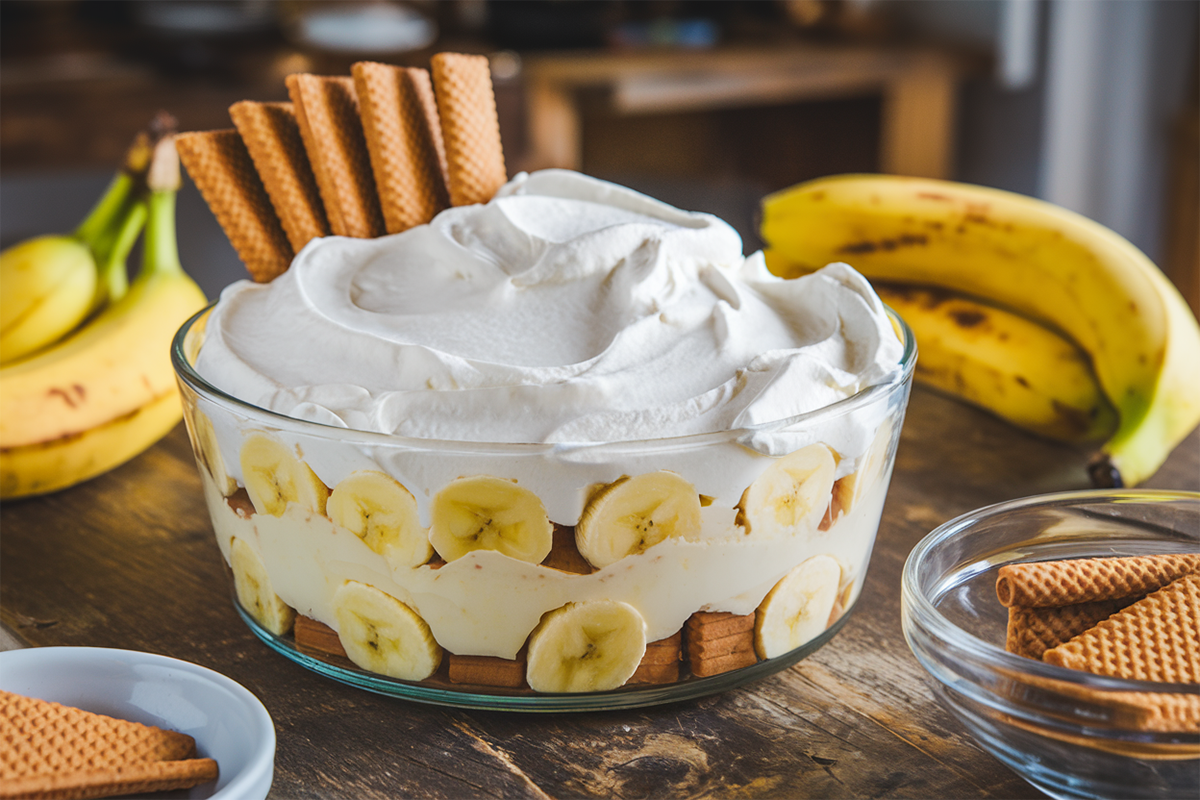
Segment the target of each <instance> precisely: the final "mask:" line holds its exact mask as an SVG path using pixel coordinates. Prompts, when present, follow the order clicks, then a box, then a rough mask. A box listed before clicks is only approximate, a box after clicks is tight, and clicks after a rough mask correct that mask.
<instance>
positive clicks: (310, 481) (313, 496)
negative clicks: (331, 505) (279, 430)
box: [241, 433, 329, 517]
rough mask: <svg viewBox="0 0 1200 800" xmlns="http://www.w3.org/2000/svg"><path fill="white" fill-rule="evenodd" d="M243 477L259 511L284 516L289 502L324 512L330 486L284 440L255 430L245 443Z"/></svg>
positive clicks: (320, 512)
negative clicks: (284, 443) (283, 442)
mask: <svg viewBox="0 0 1200 800" xmlns="http://www.w3.org/2000/svg"><path fill="white" fill-rule="evenodd" d="M241 462H242V480H243V481H245V483H246V493H247V494H249V495H250V502H252V503H253V504H254V510H255V511H257V512H258V513H259V514H270V515H271V516H274V517H282V516H283V512H285V511H287V507H288V504H289V503H296V504H298V505H300V506H301V507H302V508H305V509H308V510H309V511H314V512H316V513H317V514H324V513H325V501H326V500H327V499H328V498H329V489H327V488H326V486H325V484H323V483H321V479H320V478H318V477H317V475H316V473H315V472H313V471H312V469H311V468H310V467H309V466H308V465H307V464H305V463H304V462H303V461H300V460H299V459H297V458H296V457H295V456H294V455H292V451H291V450H290V449H289V448H288V447H287V446H285V445H283V444H282V443H280V442H278V441H276V440H275V439H272V438H271V437H270V436H267V435H265V434H262V433H252V434H250V436H249V437H248V438H247V439H246V441H245V443H244V444H243V445H242V453H241Z"/></svg>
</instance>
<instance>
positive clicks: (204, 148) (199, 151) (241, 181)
mask: <svg viewBox="0 0 1200 800" xmlns="http://www.w3.org/2000/svg"><path fill="white" fill-rule="evenodd" d="M175 147H176V148H177V149H178V151H179V160H180V161H182V162H183V165H184V167H185V168H187V171H188V175H190V176H191V177H192V181H193V182H194V183H195V184H196V187H197V188H198V189H199V190H200V194H201V195H202V196H203V197H204V201H205V202H206V203H208V207H209V208H210V209H211V210H212V212H213V215H214V216H215V217H216V218H217V222H219V223H220V224H221V228H222V229H223V230H224V231H225V235H226V236H227V237H229V242H230V244H232V245H233V249H234V250H236V251H237V254H238V256H239V257H240V258H241V259H242V263H244V264H245V265H246V269H247V270H248V271H249V272H250V276H251V277H252V278H254V280H256V281H258V282H259V283H266V282H267V281H270V280H271V279H272V278H274V277H276V276H277V275H280V274H282V273H283V272H284V271H285V270H286V269H287V268H288V266H289V265H290V264H291V263H292V256H293V255H294V254H293V252H292V246H291V244H289V243H288V240H287V236H286V235H285V234H284V232H283V227H282V226H281V225H280V224H279V218H278V217H277V216H276V215H275V209H274V208H273V207H272V206H271V200H270V198H269V197H268V196H267V192H266V189H264V188H263V185H262V181H261V180H260V179H259V177H258V172H256V171H255V169H254V162H253V160H251V158H250V153H249V152H248V151H247V150H246V145H245V144H244V143H243V142H242V137H241V136H239V135H238V132H237V131H236V130H233V129H229V130H221V131H194V132H191V133H181V134H179V135H177V136H176V137H175Z"/></svg>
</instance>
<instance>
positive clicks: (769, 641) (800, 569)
mask: <svg viewBox="0 0 1200 800" xmlns="http://www.w3.org/2000/svg"><path fill="white" fill-rule="evenodd" d="M841 580H842V568H841V566H840V565H839V564H838V562H837V559H835V558H833V557H832V556H813V557H812V558H810V559H808V560H806V561H803V562H801V563H800V565H799V566H797V567H796V568H795V569H793V570H792V571H791V572H789V573H788V574H787V575H784V576H783V578H782V579H780V581H779V583H777V584H775V586H774V588H772V589H771V591H770V592H768V593H767V596H766V597H764V598H763V601H762V603H761V604H759V606H758V613H757V614H755V617H754V649H755V650H756V651H757V652H758V655H759V657H760V658H775V657H776V656H781V655H783V654H784V653H790V652H791V651H792V650H795V649H796V648H797V647H799V646H800V645H802V644H804V643H805V642H808V641H811V640H812V639H813V637H815V636H817V635H818V634H819V633H821V631H823V630H825V628H826V627H827V626H828V623H829V617H830V614H831V613H832V612H833V604H834V601H835V600H837V595H838V588H839V585H840V584H841Z"/></svg>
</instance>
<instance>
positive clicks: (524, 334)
mask: <svg viewBox="0 0 1200 800" xmlns="http://www.w3.org/2000/svg"><path fill="white" fill-rule="evenodd" d="M902 349H903V348H902V346H901V344H900V342H899V341H898V340H897V338H896V336H895V335H894V333H893V331H892V327H891V323H890V321H889V320H888V319H887V317H886V315H885V313H884V309H883V305H882V303H881V302H880V301H879V299H878V297H876V295H875V294H874V292H873V291H872V290H871V288H870V286H869V285H868V283H867V282H866V280H865V279H863V278H862V276H860V275H859V274H858V273H857V272H855V271H854V270H853V269H851V268H850V267H849V266H847V265H845V264H832V265H830V266H828V267H826V268H825V269H823V270H820V271H818V272H816V273H814V274H812V275H808V276H805V277H801V278H798V279H794V280H782V279H780V278H777V277H775V276H773V275H771V274H770V273H769V272H768V271H767V269H766V265H765V262H764V260H763V258H762V254H761V253H755V254H754V255H752V256H750V257H743V255H742V242H741V239H740V238H739V237H738V235H737V234H736V232H735V231H734V230H733V229H732V228H731V227H730V226H728V225H727V224H726V223H724V222H722V221H721V220H719V219H717V218H716V217H713V216H711V215H708V214H701V213H690V212H685V211H680V210H678V209H676V208H673V207H671V206H668V205H665V204H663V203H660V202H658V201H656V200H653V199H651V198H649V197H646V196H645V195H642V194H639V193H637V192H634V191H632V190H629V189H625V188H622V187H619V186H616V185H614V184H609V183H606V182H603V181H599V180H596V179H593V178H588V177H585V176H583V175H580V174H578V173H573V172H568V171H562V170H547V171H542V172H536V173H533V174H530V175H525V174H522V175H519V176H517V177H516V178H515V179H514V180H512V181H511V182H510V183H508V184H507V185H506V186H505V187H503V188H502V189H501V190H500V192H499V193H498V194H497V195H496V197H495V198H494V199H493V200H492V201H491V202H489V203H487V204H485V205H476V206H464V207H459V208H452V209H448V210H446V211H443V212H442V213H441V214H439V215H438V216H437V217H436V218H435V219H434V220H433V221H432V222H431V223H430V224H428V225H422V226H418V227H416V228H413V229H411V230H408V231H405V232H403V233H399V234H395V235H391V236H385V237H381V238H378V239H349V238H342V237H328V238H324V239H317V240H314V241H312V242H311V243H310V244H309V245H308V246H307V247H305V248H304V250H303V251H301V252H300V254H299V255H298V256H297V257H296V259H295V261H294V263H293V264H292V266H291V268H290V269H289V270H288V271H287V272H285V273H284V274H283V275H282V276H280V277H278V278H276V279H275V280H274V281H273V282H271V283H269V284H255V283H251V282H249V281H241V282H238V283H235V284H233V285H232V286H230V287H228V288H227V289H226V290H225V291H224V292H223V293H222V295H221V301H220V303H219V304H218V305H217V307H216V309H215V310H214V311H213V314H212V317H211V319H210V320H209V323H208V325H207V329H206V337H205V342H204V345H203V348H202V350H201V352H200V354H199V357H198V359H197V362H196V369H197V371H198V372H199V373H200V374H201V375H202V376H204V377H205V378H206V379H207V380H208V381H209V382H210V383H212V384H213V385H214V386H217V387H219V388H221V389H222V390H224V391H226V392H228V393H229V394H231V395H233V396H235V397H238V398H239V399H241V400H243V401H246V402H249V403H251V404H254V405H257V406H260V407H263V408H267V409H270V410H272V411H276V412H279V413H282V414H285V415H287V416H291V417H295V418H299V419H305V420H309V421H313V422H320V423H324V424H328V425H335V426H343V427H348V428H354V429H358V430H366V431H378V432H383V433H393V434H399V435H404V436H412V437H419V438H431V439H448V440H457V441H471V442H550V443H572V442H613V441H632V440H640V439H654V438H663V437H673V436H682V435H687V434H694V433H706V432H716V431H724V430H731V429H737V428H741V427H745V426H755V425H759V424H762V423H767V422H771V421H775V420H781V419H785V418H788V417H792V416H794V415H797V414H801V413H805V412H808V411H812V410H815V409H818V408H821V407H824V406H827V405H829V404H830V403H833V402H836V401H838V400H841V399H843V398H845V397H849V396H851V395H853V394H855V393H857V392H858V391H860V390H862V389H864V388H866V387H868V386H871V385H874V384H877V383H882V382H885V381H887V380H890V379H891V378H892V377H894V376H895V375H897V374H898V371H899V362H900V358H901V354H902Z"/></svg>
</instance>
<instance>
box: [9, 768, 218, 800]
mask: <svg viewBox="0 0 1200 800" xmlns="http://www.w3.org/2000/svg"><path fill="white" fill-rule="evenodd" d="M218 775H219V770H218V768H217V762H216V761H214V760H212V759H211V758H189V759H184V760H181V761H134V762H130V763H126V764H121V765H118V766H110V767H102V768H98V769H83V770H80V771H78V772H64V773H55V774H46V775H23V776H21V777H18V778H12V779H5V780H4V781H3V783H0V798H12V799H13V800H87V798H98V797H115V796H118V795H121V796H128V795H137V796H139V797H143V796H145V795H147V794H150V793H153V792H167V791H172V790H175V789H190V788H191V787H193V786H199V785H200V784H202V783H208V782H209V781H215V780H216V779H217V777H218Z"/></svg>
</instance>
